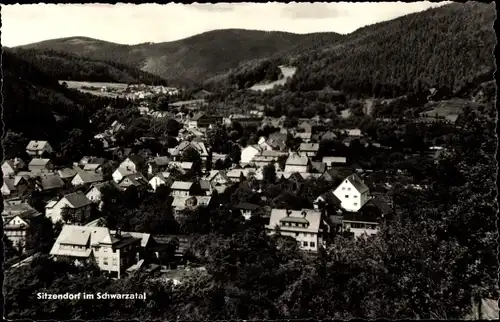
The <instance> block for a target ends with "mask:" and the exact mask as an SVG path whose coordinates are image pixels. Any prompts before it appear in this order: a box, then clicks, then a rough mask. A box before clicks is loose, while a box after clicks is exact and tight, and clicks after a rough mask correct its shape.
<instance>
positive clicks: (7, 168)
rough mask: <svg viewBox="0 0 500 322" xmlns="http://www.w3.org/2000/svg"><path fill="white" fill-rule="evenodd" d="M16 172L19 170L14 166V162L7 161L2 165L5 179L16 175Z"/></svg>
mask: <svg viewBox="0 0 500 322" xmlns="http://www.w3.org/2000/svg"><path fill="white" fill-rule="evenodd" d="M16 171H17V169H16V167H15V166H14V162H12V161H11V160H5V161H4V163H2V173H3V176H4V177H7V176H9V175H11V174H15V173H16Z"/></svg>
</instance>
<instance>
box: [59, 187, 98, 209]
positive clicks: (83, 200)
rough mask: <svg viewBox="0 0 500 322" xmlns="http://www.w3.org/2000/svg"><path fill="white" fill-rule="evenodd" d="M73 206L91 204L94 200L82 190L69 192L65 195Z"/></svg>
mask: <svg viewBox="0 0 500 322" xmlns="http://www.w3.org/2000/svg"><path fill="white" fill-rule="evenodd" d="M63 199H66V200H67V201H68V202H69V203H70V205H71V207H72V208H81V207H85V206H88V205H90V204H91V203H92V202H91V201H90V200H89V199H88V198H87V197H86V196H85V195H84V194H83V193H82V192H80V191H77V192H73V193H70V194H67V195H65V196H64V197H63Z"/></svg>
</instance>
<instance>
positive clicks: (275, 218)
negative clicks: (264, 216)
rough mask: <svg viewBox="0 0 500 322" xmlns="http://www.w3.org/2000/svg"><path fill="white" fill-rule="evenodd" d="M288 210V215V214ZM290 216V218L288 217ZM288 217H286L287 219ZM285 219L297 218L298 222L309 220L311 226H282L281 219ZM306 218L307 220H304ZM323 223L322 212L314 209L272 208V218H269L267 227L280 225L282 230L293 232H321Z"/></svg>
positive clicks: (271, 227) (272, 227) (272, 228)
mask: <svg viewBox="0 0 500 322" xmlns="http://www.w3.org/2000/svg"><path fill="white" fill-rule="evenodd" d="M287 211H288V215H287ZM287 217H288V218H287ZM285 218H286V219H285ZM283 219H285V221H287V220H288V221H291V220H296V221H297V222H299V221H300V222H304V223H305V220H307V222H308V223H309V226H307V227H294V226H282V225H280V221H282V220H283ZM304 219H305V220H304ZM320 223H321V212H319V211H316V210H312V209H302V210H287V209H272V210H271V218H270V219H269V224H268V225H266V229H270V230H274V229H275V227H276V226H277V225H278V226H280V229H281V230H287V231H292V232H308V233H316V234H317V233H319V228H320Z"/></svg>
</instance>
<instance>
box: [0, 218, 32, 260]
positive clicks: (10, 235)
mask: <svg viewBox="0 0 500 322" xmlns="http://www.w3.org/2000/svg"><path fill="white" fill-rule="evenodd" d="M40 216H41V214H40V213H39V212H38V211H36V210H34V209H33V211H25V212H23V213H20V214H17V215H14V216H5V217H4V216H2V217H3V221H4V226H3V230H4V234H5V237H7V239H9V240H10V241H11V242H12V245H13V246H14V247H15V248H17V249H18V250H19V251H21V252H22V251H23V250H24V247H25V245H26V234H27V231H28V228H29V226H30V225H31V224H32V222H33V221H36V220H37V219H39V218H40Z"/></svg>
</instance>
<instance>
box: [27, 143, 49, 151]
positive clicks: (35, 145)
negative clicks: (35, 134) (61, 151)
mask: <svg viewBox="0 0 500 322" xmlns="http://www.w3.org/2000/svg"><path fill="white" fill-rule="evenodd" d="M47 144H48V142H47V141H30V142H29V143H28V145H27V146H26V150H30V151H42V150H43V149H45V146H46V145H47Z"/></svg>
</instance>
